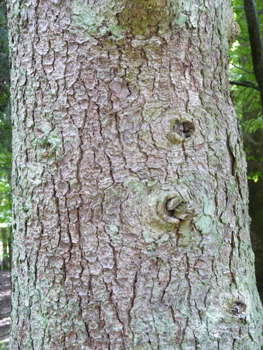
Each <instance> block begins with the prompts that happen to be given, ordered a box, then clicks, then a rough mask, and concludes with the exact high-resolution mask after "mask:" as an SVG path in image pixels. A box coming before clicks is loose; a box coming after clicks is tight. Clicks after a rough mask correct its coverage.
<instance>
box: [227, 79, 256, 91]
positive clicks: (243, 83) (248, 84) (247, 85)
mask: <svg viewBox="0 0 263 350" xmlns="http://www.w3.org/2000/svg"><path fill="white" fill-rule="evenodd" d="M229 83H230V84H231V85H239V86H244V87H248V88H252V89H255V90H258V91H260V90H259V88H258V86H257V85H256V84H254V83H251V82H250V81H233V80H230V82H229Z"/></svg>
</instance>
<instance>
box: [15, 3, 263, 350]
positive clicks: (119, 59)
mask: <svg viewBox="0 0 263 350" xmlns="http://www.w3.org/2000/svg"><path fill="white" fill-rule="evenodd" d="M8 13H9V27H10V34H9V35H10V53H11V61H12V111H13V124H14V129H13V130H14V133H13V154H14V157H13V162H14V163H13V164H14V166H13V191H14V229H13V232H14V249H13V266H14V268H13V272H12V281H13V282H12V283H13V297H12V298H13V299H12V300H13V309H12V328H11V339H10V342H11V348H12V350H18V349H21V350H29V349H50V350H51V349H52V350H60V349H61V350H62V349H79V350H95V349H112V350H123V349H127V350H130V349H136V350H137V349H138V350H139V349H143V350H146V349H149V350H150V349H162V350H163V349H164V350H165V349H167V350H168V349H169V350H172V349H174V350H177V349H184V350H186V349H187V350H190V349H211V350H212V349H222V350H226V349H255V350H260V349H261V346H262V327H261V323H262V306H261V304H260V301H259V297H258V294H257V290H256V285H255V278H254V265H253V253H252V250H251V246H250V239H249V217H248V213H247V201H248V197H247V186H246V172H245V169H246V163H245V157H244V153H243V150H242V140H241V139H240V134H239V126H238V121H237V118H236V115H235V111H234V107H233V105H232V101H231V99H230V96H229V83H228V58H227V57H228V56H227V52H228V45H229V40H228V33H229V31H231V30H232V17H231V16H232V13H231V9H230V4H229V3H228V2H227V1H223V0H218V1H213V0H206V1H205V2H201V1H199V2H195V1H184V2H183V1H171V0H170V1H167V2H164V1H162V0H160V1H157V0H156V1H154V0H152V1H146V0H145V1H126V0H125V1H124V0H123V1H119V2H114V1H106V0H101V1H92V0H90V1H78V2H71V1H67V0H61V1H59V0H58V1H51V0H50V1H47V0H45V1H44V0H39V1H37V0H26V1H24V2H21V3H20V5H19V6H18V3H17V2H13V1H11V0H9V1H8ZM229 16H230V17H229Z"/></svg>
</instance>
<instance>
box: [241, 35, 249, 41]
mask: <svg viewBox="0 0 263 350" xmlns="http://www.w3.org/2000/svg"><path fill="white" fill-rule="evenodd" d="M238 38H239V39H242V40H245V41H249V40H248V39H246V38H244V37H243V36H240V35H239V36H238Z"/></svg>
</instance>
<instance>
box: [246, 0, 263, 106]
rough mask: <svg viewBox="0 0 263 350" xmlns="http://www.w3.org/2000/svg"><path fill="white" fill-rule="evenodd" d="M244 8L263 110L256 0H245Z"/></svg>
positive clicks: (262, 52) (261, 48)
mask: <svg viewBox="0 0 263 350" xmlns="http://www.w3.org/2000/svg"><path fill="white" fill-rule="evenodd" d="M244 9H245V13H246V18H247V26H248V33H249V41H250V46H251V55H252V61H253V69H254V73H255V76H256V80H257V83H258V90H259V91H260V98H261V109H262V111H263V42H262V37H261V32H260V26H259V22H258V16H257V12H256V7H255V1H254V0H244Z"/></svg>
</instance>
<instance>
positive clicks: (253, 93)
mask: <svg viewBox="0 0 263 350" xmlns="http://www.w3.org/2000/svg"><path fill="white" fill-rule="evenodd" d="M255 4H256V9H257V15H258V19H259V23H263V2H262V0H255ZM232 8H233V10H234V18H235V21H236V22H238V24H239V26H240V29H241V33H240V36H238V37H237V40H236V41H235V42H234V44H233V45H232V47H231V48H230V81H236V82H251V83H253V84H254V85H257V81H256V78H255V75H254V71H253V64H252V57H251V49H250V42H249V35H248V28H247V21H246V14H245V10H244V6H243V0H232ZM260 28H261V34H262V36H263V26H262V25H261V27H260ZM232 90H234V91H235V106H236V111H237V114H238V116H239V117H240V118H242V117H243V114H244V112H245V113H246V114H251V113H252V114H253V119H257V118H259V119H258V120H257V122H255V123H252V124H253V125H251V124H249V126H248V125H246V126H245V129H246V130H247V131H249V132H253V131H255V130H256V128H259V127H260V128H263V119H261V117H262V111H261V100H260V93H259V91H257V90H255V89H253V88H248V87H243V86H237V85H232ZM261 124H262V125H261Z"/></svg>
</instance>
